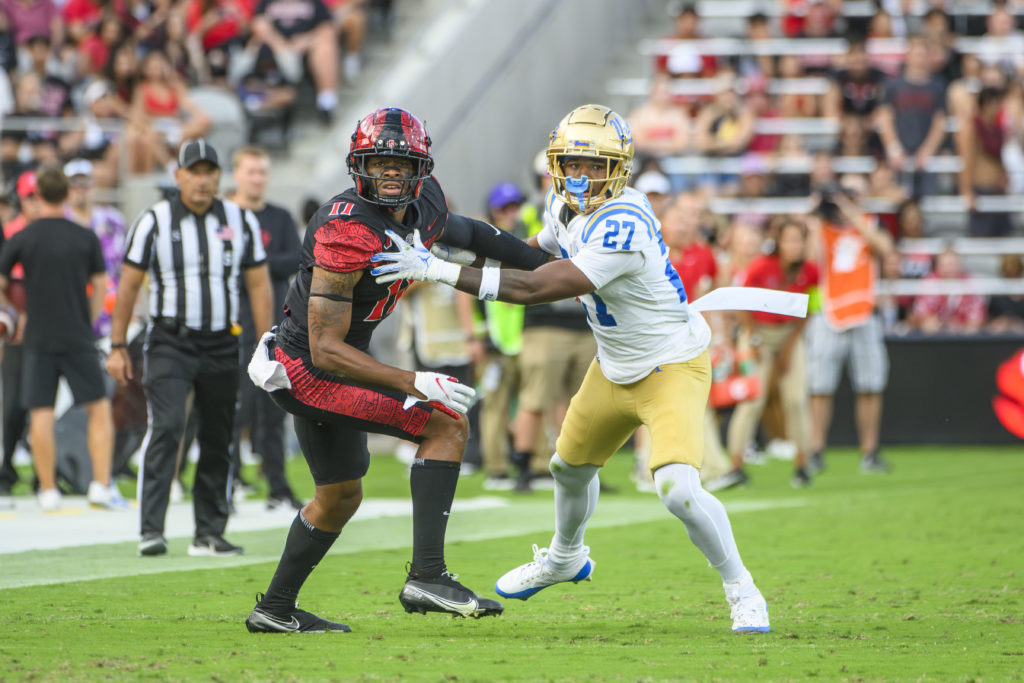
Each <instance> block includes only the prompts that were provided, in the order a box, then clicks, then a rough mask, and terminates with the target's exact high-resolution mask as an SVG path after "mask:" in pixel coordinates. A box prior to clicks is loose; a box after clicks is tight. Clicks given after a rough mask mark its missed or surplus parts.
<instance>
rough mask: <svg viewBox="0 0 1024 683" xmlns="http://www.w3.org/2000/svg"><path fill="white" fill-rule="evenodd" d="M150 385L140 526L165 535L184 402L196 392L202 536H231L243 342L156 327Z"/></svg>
mask: <svg viewBox="0 0 1024 683" xmlns="http://www.w3.org/2000/svg"><path fill="white" fill-rule="evenodd" d="M143 386H144V387H145V389H146V400H147V402H148V403H149V411H150V427H149V434H148V435H147V439H148V443H147V447H146V452H145V453H144V455H143V460H142V465H141V467H140V468H139V491H140V494H139V513H140V519H141V528H140V531H141V532H142V533H143V534H145V533H147V532H154V531H155V532H159V533H163V530H164V521H165V518H166V516H167V504H168V500H169V498H170V489H171V481H172V480H173V479H174V473H175V465H176V459H177V454H178V446H179V443H180V441H181V438H182V434H183V433H184V430H185V418H186V414H185V407H186V402H187V399H188V396H189V393H190V392H193V391H194V396H193V406H194V410H195V414H196V417H197V420H198V429H197V432H196V439H197V441H198V442H199V461H198V462H197V463H196V474H195V482H194V484H193V486H192V498H193V507H194V510H195V524H196V536H206V535H216V536H219V535H221V534H223V533H224V527H225V526H226V525H227V521H228V499H229V496H230V490H229V487H230V480H231V478H230V476H229V475H230V466H231V456H230V448H231V434H232V428H233V424H234V419H235V398H236V395H237V393H238V339H237V337H234V336H232V335H231V334H230V333H222V334H205V335H199V334H196V333H188V334H187V335H178V334H172V333H171V332H168V331H166V330H165V329H163V328H161V327H159V326H153V327H152V328H151V329H150V330H149V338H148V342H147V346H146V368H145V371H144V374H143Z"/></svg>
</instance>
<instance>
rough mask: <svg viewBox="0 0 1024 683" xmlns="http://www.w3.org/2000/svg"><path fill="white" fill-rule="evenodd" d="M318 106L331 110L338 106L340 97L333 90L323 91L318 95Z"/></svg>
mask: <svg viewBox="0 0 1024 683" xmlns="http://www.w3.org/2000/svg"><path fill="white" fill-rule="evenodd" d="M316 106H317V107H319V108H320V109H327V110H331V109H334V108H335V107H336V106H338V95H337V94H335V92H334V91H333V90H321V91H320V92H318V93H317V94H316Z"/></svg>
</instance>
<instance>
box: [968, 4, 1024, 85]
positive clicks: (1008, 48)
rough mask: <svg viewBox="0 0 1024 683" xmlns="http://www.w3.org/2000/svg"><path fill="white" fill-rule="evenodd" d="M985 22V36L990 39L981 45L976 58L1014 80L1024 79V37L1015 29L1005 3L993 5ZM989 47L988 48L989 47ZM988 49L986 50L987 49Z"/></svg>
mask: <svg viewBox="0 0 1024 683" xmlns="http://www.w3.org/2000/svg"><path fill="white" fill-rule="evenodd" d="M994 4H995V6H994V7H993V8H992V11H991V13H990V14H989V15H988V18H987V19H986V20H985V28H986V31H985V35H984V36H982V37H983V38H988V39H990V40H989V41H987V43H985V44H983V45H982V47H981V49H980V50H979V52H978V58H979V59H980V60H981V62H982V63H983V64H992V65H996V66H999V67H1000V68H1001V69H1003V70H1004V71H1006V72H1007V73H1011V74H1015V76H1016V78H1018V79H1019V78H1022V77H1024V35H1022V34H1021V32H1020V31H1019V30H1018V29H1017V26H1016V19H1015V18H1014V16H1013V14H1011V13H1010V9H1009V8H1008V7H1007V6H1006V3H999V2H997V3H994ZM989 46H990V47H989ZM987 48H988V49H987Z"/></svg>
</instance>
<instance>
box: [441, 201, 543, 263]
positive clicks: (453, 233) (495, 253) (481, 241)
mask: <svg viewBox="0 0 1024 683" xmlns="http://www.w3.org/2000/svg"><path fill="white" fill-rule="evenodd" d="M441 241H442V242H444V243H445V244H448V245H451V246H453V247H460V248H462V249H469V250H470V251H472V252H473V253H475V254H476V255H477V256H484V257H486V258H493V259H497V260H498V261H501V262H502V263H503V264H505V265H508V266H512V267H513V268H519V269H520V270H534V269H536V268H539V267H541V266H542V265H544V264H545V263H547V262H548V260H549V258H550V256H549V254H547V253H546V252H543V251H541V250H540V249H534V248H533V247H531V246H530V245H529V244H527V243H526V242H523V241H522V240H521V239H519V238H518V237H516V236H515V235H512V234H510V233H507V232H505V231H504V230H500V229H498V228H496V227H494V226H493V225H490V224H489V223H485V222H484V221H478V220H476V219H474V218H468V217H466V216H460V215H458V214H450V215H449V216H448V224H447V225H446V226H445V228H444V233H443V234H442V235H441Z"/></svg>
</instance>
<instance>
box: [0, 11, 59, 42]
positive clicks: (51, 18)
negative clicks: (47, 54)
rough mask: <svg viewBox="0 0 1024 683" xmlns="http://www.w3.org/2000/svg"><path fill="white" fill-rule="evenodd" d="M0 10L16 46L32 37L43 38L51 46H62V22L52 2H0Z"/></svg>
mask: <svg viewBox="0 0 1024 683" xmlns="http://www.w3.org/2000/svg"><path fill="white" fill-rule="evenodd" d="M0 10H3V13H4V14H5V15H7V19H8V21H10V25H11V29H12V30H13V31H14V42H15V44H17V45H18V46H21V45H25V44H26V43H28V40H29V38H32V37H33V36H45V37H46V38H47V39H49V41H50V43H51V44H53V45H63V44H64V22H63V21H62V20H61V16H60V10H59V9H57V5H56V3H54V2H53V0H0Z"/></svg>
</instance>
